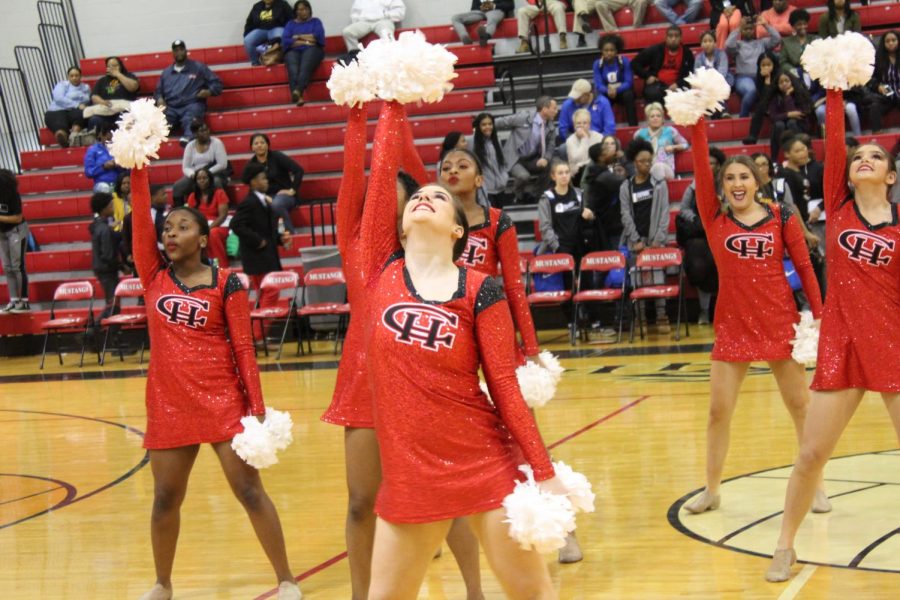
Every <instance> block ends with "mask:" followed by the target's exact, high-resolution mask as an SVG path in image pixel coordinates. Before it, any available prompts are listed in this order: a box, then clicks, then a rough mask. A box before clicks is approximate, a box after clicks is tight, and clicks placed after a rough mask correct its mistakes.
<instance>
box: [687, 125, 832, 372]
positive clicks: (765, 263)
mask: <svg viewBox="0 0 900 600" xmlns="http://www.w3.org/2000/svg"><path fill="white" fill-rule="evenodd" d="M692 143H693V146H694V156H696V157H705V156H707V155H708V154H709V144H708V142H707V139H706V123H705V120H704V119H700V121H699V122H698V123H697V124H696V125H694V138H693V142H692ZM694 168H695V173H694V175H695V177H696V184H697V212H698V213H699V214H700V218H701V220H702V221H703V227H704V229H705V230H706V236H707V238H708V239H709V247H710V249H711V250H712V254H713V258H714V259H715V261H716V267H717V268H718V270H719V299H718V301H717V306H719V307H720V308H719V310H716V317H715V322H714V327H715V330H716V342H715V345H714V346H713V351H712V359H713V360H721V361H727V362H751V361H757V360H766V361H768V360H784V359H789V358H791V350H792V346H791V340H793V339H794V328H793V327H792V325H793V324H795V323H797V322H799V321H800V314H799V313H798V312H797V309H796V304H795V302H794V296H793V293H792V292H791V287H790V285H789V284H788V281H787V277H785V274H784V263H783V258H784V256H785V251H787V254H788V256H789V257H790V259H791V261H792V262H793V263H794V267H795V268H796V269H797V273H798V274H799V275H800V281H801V282H802V284H803V291H804V292H806V297H807V298H808V299H809V304H810V307H811V308H812V313H813V316H814V317H815V318H817V319H818V318H819V317H820V316H821V314H822V300H821V298H822V296H821V292H820V291H819V284H818V282H817V281H816V275H815V272H814V271H813V268H812V264H811V263H810V261H809V250H808V249H807V247H806V242H805V240H804V238H803V229H802V227H801V225H800V221H799V219H798V217H797V215H794V214H793V213H792V212H790V210H789V209H788V208H787V207H785V206H782V205H778V204H775V205H764V206H765V208H766V212H767V215H766V217H764V218H763V219H762V220H761V221H759V222H758V223H755V224H753V225H744V224H743V223H740V222H739V221H738V220H737V219H735V218H734V216H733V215H732V213H731V211H730V210H724V211H723V210H722V209H721V205H720V203H719V199H718V198H717V196H716V192H715V185H714V184H713V177H712V171H711V170H710V168H709V164H708V163H707V161H706V159H705V158H704V159H703V160H697V161H695V163H694Z"/></svg>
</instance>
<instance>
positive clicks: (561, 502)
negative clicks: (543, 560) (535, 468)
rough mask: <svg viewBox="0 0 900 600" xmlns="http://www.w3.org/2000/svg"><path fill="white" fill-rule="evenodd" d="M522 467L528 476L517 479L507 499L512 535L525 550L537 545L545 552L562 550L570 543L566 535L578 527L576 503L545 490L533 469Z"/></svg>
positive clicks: (541, 551)
mask: <svg viewBox="0 0 900 600" xmlns="http://www.w3.org/2000/svg"><path fill="white" fill-rule="evenodd" d="M520 469H521V470H522V471H523V472H525V474H526V475H527V477H528V479H527V480H526V481H518V482H516V487H515V489H514V490H513V491H512V493H510V494H509V495H508V496H506V498H504V499H503V508H504V509H506V519H504V521H503V522H504V523H509V535H510V537H511V538H513V539H514V540H515V541H516V542H517V543H518V544H519V547H521V548H522V549H523V550H531V549H532V548H533V549H535V550H537V551H538V552H540V553H542V554H543V553H546V552H552V551H554V550H559V549H560V548H562V547H563V546H565V545H566V536H567V535H568V534H569V533H570V532H572V531H575V511H574V510H573V508H572V503H571V502H570V501H569V499H568V498H567V497H565V496H560V495H557V494H552V493H550V492H545V491H542V490H541V488H540V487H539V486H538V484H537V483H535V481H534V477H533V475H532V472H531V469H530V468H528V467H524V468H523V467H520Z"/></svg>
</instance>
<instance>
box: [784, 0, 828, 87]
mask: <svg viewBox="0 0 900 600" xmlns="http://www.w3.org/2000/svg"><path fill="white" fill-rule="evenodd" d="M788 23H789V24H790V26H791V30H792V31H793V34H792V35H789V36H787V37H782V38H781V70H782V71H788V72H790V73H791V75H795V76H797V77H800V73H799V70H800V69H802V66H801V64H800V57H801V56H803V51H804V50H806V47H807V46H808V45H809V43H810V42H812V41H814V40H817V39H819V36H817V35H815V34H814V33H809V29H808V28H809V13H808V12H807V11H806V10H805V9H802V8H798V9H797V10H795V11H793V12H792V13H791V16H790V17H789V18H788Z"/></svg>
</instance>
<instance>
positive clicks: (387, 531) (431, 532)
mask: <svg viewBox="0 0 900 600" xmlns="http://www.w3.org/2000/svg"><path fill="white" fill-rule="evenodd" d="M452 524H453V521H452V520H445V521H436V522H434V523H416V524H407V523H390V522H388V521H385V520H384V519H381V518H379V519H378V524H377V526H376V527H375V546H374V549H373V551H372V576H371V577H372V580H371V584H370V585H369V600H415V599H416V597H418V595H419V588H420V587H421V586H422V580H423V579H424V578H425V572H426V571H427V570H428V565H429V564H431V560H432V557H433V556H434V550H435V548H437V547H438V546H439V545H440V543H441V542H442V541H443V540H444V538H446V537H447V533H448V532H449V531H450V526H451V525H452Z"/></svg>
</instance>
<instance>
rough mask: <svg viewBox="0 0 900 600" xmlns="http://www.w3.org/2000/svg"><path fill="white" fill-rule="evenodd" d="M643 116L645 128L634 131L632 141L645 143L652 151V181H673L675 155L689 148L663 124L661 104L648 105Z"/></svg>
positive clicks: (673, 131) (682, 138) (675, 130)
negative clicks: (644, 116)
mask: <svg viewBox="0 0 900 600" xmlns="http://www.w3.org/2000/svg"><path fill="white" fill-rule="evenodd" d="M644 114H645V115H646V117H647V126H646V127H641V128H640V129H638V130H637V131H635V132H634V139H636V140H638V139H640V140H644V141H646V142H647V143H649V144H650V147H651V148H652V149H653V164H652V166H651V167H650V170H651V172H652V174H653V178H654V179H659V180H662V181H667V180H670V179H675V154H677V153H678V152H684V151H685V150H687V149H688V148H690V147H691V146H690V144H688V141H687V140H686V139H684V136H683V135H681V134H680V133H679V132H678V130H677V129H675V128H674V127H671V126H669V125H666V124H665V111H664V110H663V107H662V105H661V104H657V103H653V104H648V105H647V107H646V108H645V109H644ZM632 154H633V153H632ZM629 160H633V159H629ZM635 169H637V166H635Z"/></svg>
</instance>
